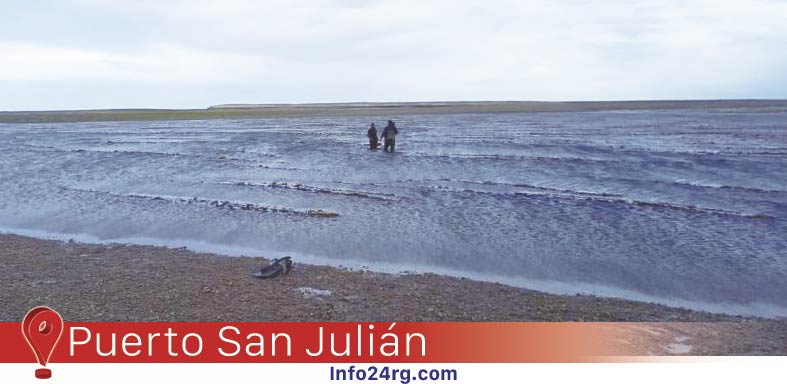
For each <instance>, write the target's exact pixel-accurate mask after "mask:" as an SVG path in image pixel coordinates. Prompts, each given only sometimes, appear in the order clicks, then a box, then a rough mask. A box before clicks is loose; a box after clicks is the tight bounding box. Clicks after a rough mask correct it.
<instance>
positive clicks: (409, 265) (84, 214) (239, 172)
mask: <svg viewBox="0 0 787 384" xmlns="http://www.w3.org/2000/svg"><path fill="white" fill-rule="evenodd" d="M374 120H375V119H374V118H278V119H264V120H237V121H234V120H209V121H166V122H101V123H71V124H0V166H1V167H2V168H0V227H1V228H3V229H4V230H6V231H10V232H16V233H26V234H33V235H39V236H55V237H60V238H77V239H82V240H88V241H102V242H109V241H126V242H137V243H149V244H163V245H173V246H180V245H188V246H190V247H192V248H196V249H200V250H211V251H217V252H221V253H226V254H240V253H244V254H255V255H264V256H271V255H279V254H291V255H295V256H296V259H298V258H299V259H300V260H301V261H307V262H313V263H327V264H334V265H337V264H343V265H351V266H369V267H371V268H372V269H380V270H393V271H401V270H410V271H434V272H440V273H449V274H454V275H460V276H468V277H473V278H479V279H485V280H492V281H500V282H504V283H508V284H514V285H519V286H524V287H529V288H534V289H541V290H546V291H551V292H559V293H574V292H588V293H596V294H601V295H611V296H623V297H628V298H633V299H638V300H649V301H658V302H663V303H668V304H673V305H682V306H689V307H693V308H699V309H706V310H712V311H723V312H730V313H741V314H760V315H766V316H787V294H786V293H787V112H784V111H769V112H763V111H754V110H752V111H745V110H744V111H740V110H738V111H696V110H694V111H692V110H685V111H642V112H591V113H588V112H584V113H529V114H518V113H511V114H455V115H423V116H415V115H408V116H401V117H400V118H397V119H396V120H397V123H398V125H399V126H400V132H401V135H400V136H399V138H398V140H397V150H398V151H397V153H394V154H387V153H383V152H381V151H369V150H368V149H366V147H365V132H366V125H367V124H368V122H370V121H374ZM377 123H378V125H384V124H383V121H377ZM317 210H324V211H328V212H335V213H337V214H338V215H339V216H338V217H335V218H325V217H318V216H315V215H314V212H315V211H317Z"/></svg>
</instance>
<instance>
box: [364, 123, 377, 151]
mask: <svg viewBox="0 0 787 384" xmlns="http://www.w3.org/2000/svg"><path fill="white" fill-rule="evenodd" d="M366 136H368V137H369V149H377V146H378V145H379V144H378V143H377V127H375V126H374V123H372V125H371V126H369V130H368V131H366Z"/></svg>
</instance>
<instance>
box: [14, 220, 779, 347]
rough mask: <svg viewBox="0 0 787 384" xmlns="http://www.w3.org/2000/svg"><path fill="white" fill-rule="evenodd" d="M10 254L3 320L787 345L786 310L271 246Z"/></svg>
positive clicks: (33, 247)
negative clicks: (311, 324)
mask: <svg viewBox="0 0 787 384" xmlns="http://www.w3.org/2000/svg"><path fill="white" fill-rule="evenodd" d="M0 262H1V263H2V271H3V272H2V274H0V279H1V281H2V287H3V289H2V291H0V301H1V302H2V303H3V305H2V306H0V320H1V321H19V320H20V319H21V317H22V316H23V315H24V313H26V311H27V310H29V309H30V308H32V307H34V306H37V305H47V306H50V307H52V308H55V309H56V310H57V311H59V312H60V313H61V314H62V316H63V317H64V319H65V320H66V321H601V322H613V321H614V322H651V323H649V324H646V325H641V324H631V325H630V326H628V329H629V331H630V332H631V335H630V337H628V338H629V339H631V340H640V342H637V343H635V344H637V345H640V346H641V347H637V348H636V351H635V353H638V354H684V353H691V354H711V355H726V354H785V353H787V321H785V320H765V319H756V318H743V317H736V316H727V315H721V314H710V313H703V312H696V311H691V310H686V309H679V308H671V307H667V306H663V305H656V304H649V303H641V302H634V301H628V300H621V299H613V298H600V297H595V296H589V295H577V296H562V295H552V294H545V293H541V292H536V291H531V290H526V289H521V288H515V287H509V286H505V285H501V284H495V283H488V282H478V281H472V280H468V279H461V278H454V277H448V276H439V275H434V274H403V275H391V274H382V273H375V272H369V271H363V270H343V269H339V268H334V267H327V266H314V265H306V264H300V263H297V260H296V263H295V264H294V268H293V270H292V271H291V272H290V273H289V274H288V275H285V276H281V277H278V278H275V279H271V280H260V279H256V278H254V277H252V272H253V271H254V270H255V269H256V268H259V267H260V266H264V265H267V260H266V259H264V258H262V257H227V256H220V255H214V254H206V253H195V252H191V251H189V250H186V249H172V248H163V247H153V246H137V245H124V244H109V245H92V244H81V243H74V242H63V241H52V240H40V239H33V238H29V237H24V236H17V235H0ZM665 322H666V323H665ZM687 322H688V323H687ZM711 323H712V324H711ZM641 340H647V342H641ZM676 340H678V341H680V343H677V344H676V342H675V341H676ZM687 340H692V341H691V343H693V344H688V343H689V342H687ZM654 345H655V346H656V347H655V348H656V350H653V348H654ZM676 345H678V347H676ZM645 346H646V347H645ZM673 352H674V353H673Z"/></svg>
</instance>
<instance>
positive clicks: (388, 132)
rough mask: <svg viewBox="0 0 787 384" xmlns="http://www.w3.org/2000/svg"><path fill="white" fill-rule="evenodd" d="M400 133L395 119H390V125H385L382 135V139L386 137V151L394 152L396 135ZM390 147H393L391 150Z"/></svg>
mask: <svg viewBox="0 0 787 384" xmlns="http://www.w3.org/2000/svg"><path fill="white" fill-rule="evenodd" d="M398 134H399V130H398V129H396V124H394V122H393V121H391V120H388V125H386V126H385V128H384V129H383V134H382V135H381V137H380V138H381V139H385V147H384V148H383V149H384V150H385V151H386V152H393V151H394V148H395V147H396V135H398ZM388 148H391V150H390V151H389V150H388Z"/></svg>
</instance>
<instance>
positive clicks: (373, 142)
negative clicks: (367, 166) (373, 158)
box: [369, 139, 377, 149]
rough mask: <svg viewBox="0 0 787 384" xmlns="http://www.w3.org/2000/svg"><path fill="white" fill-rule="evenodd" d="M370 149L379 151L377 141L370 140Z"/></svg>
mask: <svg viewBox="0 0 787 384" xmlns="http://www.w3.org/2000/svg"><path fill="white" fill-rule="evenodd" d="M369 149H377V140H375V139H369Z"/></svg>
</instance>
